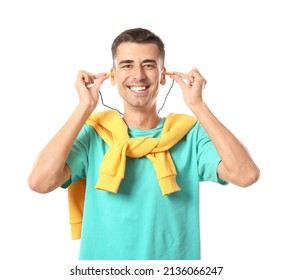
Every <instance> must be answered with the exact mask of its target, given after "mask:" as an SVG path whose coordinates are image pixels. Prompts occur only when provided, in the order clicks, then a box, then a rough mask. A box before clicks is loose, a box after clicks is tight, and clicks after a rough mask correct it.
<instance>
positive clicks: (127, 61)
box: [119, 59, 157, 65]
mask: <svg viewBox="0 0 292 280" xmlns="http://www.w3.org/2000/svg"><path fill="white" fill-rule="evenodd" d="M133 62H134V60H132V59H125V60H121V61H120V62H119V65H121V64H127V63H133ZM142 63H154V64H156V65H157V62H156V60H155V59H144V60H143V61H142Z"/></svg>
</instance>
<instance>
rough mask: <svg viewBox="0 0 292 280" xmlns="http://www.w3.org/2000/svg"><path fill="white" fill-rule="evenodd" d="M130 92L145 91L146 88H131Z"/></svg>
mask: <svg viewBox="0 0 292 280" xmlns="http://www.w3.org/2000/svg"><path fill="white" fill-rule="evenodd" d="M131 90H132V91H144V90H146V87H131Z"/></svg>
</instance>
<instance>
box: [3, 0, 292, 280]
mask: <svg viewBox="0 0 292 280" xmlns="http://www.w3.org/2000/svg"><path fill="white" fill-rule="evenodd" d="M291 26H292V20H291V8H290V5H289V1H288V0H287V1H284V0H277V1H269V0H267V1H257V0H254V1H247V0H245V1H231V0H229V1H228V0H221V1H216V0H213V1H211V0H210V1H203V0H202V1H195V0H193V1H191V0H189V1H188V0H180V1H153V2H152V1H137V0H136V1H132V0H124V1H97V0H96V1H89V0H80V1H77V0H72V1H61V0H60V1H53V0H50V1H33V0H27V1H20V0H15V1H2V2H1V4H0V31H1V43H0V74H1V75H0V92H1V103H0V114H1V118H0V121H1V131H2V132H1V138H0V139H1V140H0V141H1V145H0V149H1V150H0V154H1V163H2V164H1V169H0V170H1V179H2V180H1V187H2V192H1V195H0V207H1V209H0V210H1V211H0V215H1V223H2V225H1V231H0V257H1V260H0V264H1V269H0V275H1V278H3V277H2V275H6V276H5V278H3V279H23V278H25V279H26V277H30V279H72V277H71V278H70V276H69V269H70V268H71V267H74V266H75V265H79V266H86V265H87V263H86V262H79V261H78V260H77V259H78V250H79V242H78V241H71V240H70V229H69V224H68V208H67V192H66V191H64V190H61V189H58V190H56V191H55V192H53V193H50V194H47V195H40V194H37V193H34V192H32V191H31V190H30V189H29V188H28V184H27V177H28V175H29V173H30V170H31V167H32V165H33V162H34V160H35V158H36V156H37V154H38V153H39V151H40V150H41V149H42V148H43V146H44V145H45V144H46V143H47V141H48V140H49V139H50V138H51V137H52V136H53V135H54V133H55V132H56V131H57V130H58V129H59V128H60V127H61V125H62V124H63V123H64V122H65V121H66V119H67V118H68V117H69V115H70V113H71V112H72V110H73V109H74V107H75V106H76V104H77V101H78V98H77V94H76V92H75V89H74V83H75V78H76V75H77V72H78V70H79V69H86V70H88V71H91V72H94V73H95V72H96V73H97V72H104V71H109V70H110V68H111V65H112V60H111V53H110V46H111V43H112V41H113V39H114V38H115V37H116V36H117V35H118V34H119V33H120V32H122V31H123V30H125V29H127V28H133V27H144V28H149V29H151V30H152V31H154V32H155V33H157V34H158V35H159V36H160V37H161V38H162V39H163V41H164V42H165V45H166V67H167V69H168V70H169V71H173V70H176V71H181V72H188V71H189V70H190V69H191V68H192V67H197V68H198V69H199V70H200V72H201V73H202V74H203V75H204V76H205V78H206V79H207V80H208V84H207V87H206V90H205V93H204V94H205V95H204V96H205V101H206V103H207V104H208V106H209V107H210V108H211V110H212V111H213V112H214V113H215V114H216V116H217V117H218V118H219V119H220V120H221V121H222V122H223V123H224V124H225V125H226V126H227V127H228V128H229V129H230V130H231V131H233V132H234V134H235V135H236V136H237V137H238V138H239V139H240V140H241V141H242V142H243V143H244V145H246V147H247V148H248V150H249V151H250V153H251V155H252V157H253V158H254V160H255V161H256V163H257V164H258V165H259V167H260V169H261V178H260V180H259V182H258V183H256V184H255V185H254V186H252V187H250V188H247V189H241V188H238V187H236V186H233V185H228V186H226V187H220V186H219V185H215V184H211V183H204V184H202V187H201V234H202V259H203V260H202V261H197V262H162V263H161V262H142V263H141V262H122V264H123V265H124V264H128V265H132V266H133V267H135V266H137V267H151V266H152V267H156V266H157V267H160V268H162V267H163V266H170V265H174V266H176V265H180V266H185V265H186V266H193V267H194V266H207V265H210V266H224V275H223V276H224V277H223V276H222V277H221V278H220V277H219V276H217V277H215V278H214V279H228V280H229V279H237V280H240V279H267V278H268V279H281V280H284V279H291V274H292V273H291V269H289V267H288V266H289V265H291V260H292V258H291V252H292V242H291V236H292V230H291V214H292V204H291V194H292V191H291V182H290V181H291V180H290V178H291V173H292V172H291V167H292V166H291V156H292V151H291V150H292V149H291V141H292V139H291V124H290V122H291V116H290V114H291V95H292V86H291V74H292V71H291V65H292V57H291V50H292V43H291ZM169 86H170V79H169V82H168V84H167V85H166V86H165V87H163V88H162V89H161V95H163V94H165V93H166V92H167V90H168V87H169ZM101 90H102V92H103V95H104V96H105V97H104V98H105V101H106V102H107V103H108V104H109V105H115V106H117V107H118V106H120V104H119V102H118V101H117V100H119V99H118V95H117V93H116V89H115V88H113V87H112V86H110V83H109V81H106V82H105V84H104V85H103V86H102V88H101ZM116 101H117V102H116ZM102 109H104V108H103V107H102V106H99V107H98V109H97V110H102ZM172 111H174V112H186V113H189V112H188V110H187V109H186V107H185V105H184V103H183V99H182V97H181V92H180V90H179V88H178V86H177V85H175V86H174V88H173V90H172V92H171V94H170V97H169V100H168V102H167V104H166V107H165V109H163V110H162V112H161V115H164V116H165V115H167V114H168V112H172ZM182 160H183V159H182ZM120 264H121V263H119V262H110V263H109V262H93V263H90V265H94V266H96V267H100V266H110V265H116V266H119V265H120ZM22 277H23V278H22ZM169 277H170V278H173V279H174V276H169ZM126 278H127V277H124V278H123V279H126ZM159 278H160V277H159ZM188 278H189V277H187V276H181V277H180V279H188ZM207 278H208V277H207ZM76 279H77V278H76ZM78 279H81V277H80V278H78ZM85 279H86V278H85ZM100 279H102V278H100ZM152 279H153V278H152ZM189 279H193V277H190V278H189ZM202 279H206V277H205V278H202ZM208 279H209V278H208Z"/></svg>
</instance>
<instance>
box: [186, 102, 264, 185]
mask: <svg viewBox="0 0 292 280" xmlns="http://www.w3.org/2000/svg"><path fill="white" fill-rule="evenodd" d="M190 109H191V110H192V112H193V113H194V114H195V115H196V117H197V118H198V120H199V121H200V123H201V124H202V126H203V127H204V129H205V130H206V132H207V134H208V135H209V136H210V139H211V140H212V142H213V143H214V146H215V148H216V150H217V152H218V154H219V156H220V158H221V163H220V164H219V167H218V170H217V171H218V175H219V177H220V178H221V179H222V180H225V181H228V182H231V183H233V184H236V185H238V186H242V187H245V186H248V185H251V184H252V183H254V182H255V181H256V180H257V179H258V176H259V169H258V168H257V166H256V165H255V163H254V161H253V160H252V158H251V157H250V155H249V153H248V151H247V150H246V148H245V147H244V146H243V145H242V144H241V142H240V141H239V140H238V139H237V138H236V137H235V136H234V135H233V134H232V133H231V131H229V130H228V129H227V128H226V127H225V126H224V125H223V124H222V123H221V122H220V121H219V120H218V119H217V118H216V117H215V115H214V114H213V113H212V112H211V111H210V109H209V108H208V107H207V105H206V104H205V103H204V102H203V101H202V102H199V103H198V104H196V105H193V106H192V107H190Z"/></svg>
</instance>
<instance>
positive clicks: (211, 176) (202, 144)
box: [196, 123, 227, 185]
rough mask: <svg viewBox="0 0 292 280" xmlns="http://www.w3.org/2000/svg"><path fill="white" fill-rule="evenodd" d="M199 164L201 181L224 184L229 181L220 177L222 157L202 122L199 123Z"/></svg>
mask: <svg viewBox="0 0 292 280" xmlns="http://www.w3.org/2000/svg"><path fill="white" fill-rule="evenodd" d="M196 126H197V164H198V171H199V178H200V181H212V182H215V183H219V184H222V185H226V184H227V182H225V181H223V180H221V179H220V178H219V177H218V173H217V169H218V165H219V163H220V161H221V158H220V156H219V154H218V152H217V150H216V148H215V146H214V144H213V142H212V141H211V139H210V137H209V135H208V134H207V133H206V131H205V129H204V128H203V127H202V125H201V124H200V123H197V125H196Z"/></svg>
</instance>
